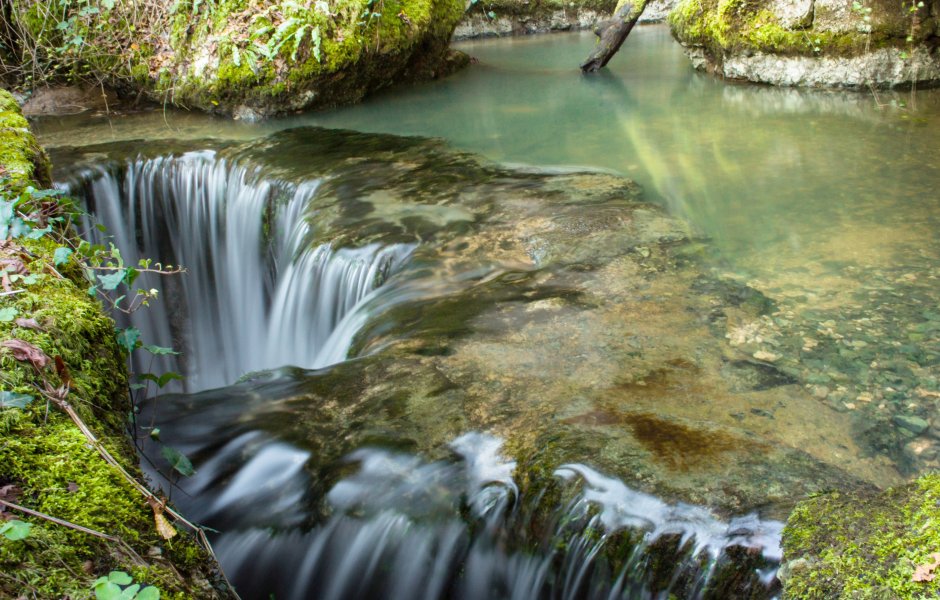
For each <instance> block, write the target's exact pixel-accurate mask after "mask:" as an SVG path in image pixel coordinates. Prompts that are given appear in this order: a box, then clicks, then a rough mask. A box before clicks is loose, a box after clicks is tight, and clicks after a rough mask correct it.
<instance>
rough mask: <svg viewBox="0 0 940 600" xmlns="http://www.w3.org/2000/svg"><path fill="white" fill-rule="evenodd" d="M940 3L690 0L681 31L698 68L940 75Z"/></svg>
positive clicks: (838, 82)
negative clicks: (939, 32) (939, 36)
mask: <svg viewBox="0 0 940 600" xmlns="http://www.w3.org/2000/svg"><path fill="white" fill-rule="evenodd" d="M936 21H937V6H936V3H930V4H924V3H920V6H918V5H917V4H916V3H905V2H901V1H898V0H867V1H865V2H855V3H850V2H841V1H840V2H835V1H831V0H821V1H818V2H811V1H805V0H682V1H681V2H680V3H679V4H678V5H677V6H676V9H675V10H674V11H673V12H672V13H671V14H670V17H669V22H670V25H671V27H672V31H673V35H675V37H676V39H678V40H679V41H680V42H681V43H682V44H683V45H684V46H686V48H687V49H688V52H689V55H690V57H691V58H692V61H693V64H694V65H695V66H696V68H703V69H708V70H709V71H712V72H715V73H718V74H720V75H723V76H725V77H729V78H735V79H748V80H752V81H760V82H764V83H772V84H777V85H807V86H850V87H851V86H868V85H876V86H896V85H904V84H910V83H912V82H922V81H930V82H933V81H940V54H938V51H937V43H936V37H935V29H936V25H935V23H936Z"/></svg>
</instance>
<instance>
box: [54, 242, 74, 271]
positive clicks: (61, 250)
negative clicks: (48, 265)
mask: <svg viewBox="0 0 940 600" xmlns="http://www.w3.org/2000/svg"><path fill="white" fill-rule="evenodd" d="M71 256H72V249H71V248H66V247H65V246H59V247H58V248H56V249H55V254H53V255H52V262H53V264H55V266H57V267H58V266H59V265H63V264H65V263H67V262H68V261H69V258H70V257H71Z"/></svg>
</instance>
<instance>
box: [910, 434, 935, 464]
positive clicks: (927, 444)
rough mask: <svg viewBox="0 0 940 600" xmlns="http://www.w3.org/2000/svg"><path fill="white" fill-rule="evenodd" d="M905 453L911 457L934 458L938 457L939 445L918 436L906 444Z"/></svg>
mask: <svg viewBox="0 0 940 600" xmlns="http://www.w3.org/2000/svg"><path fill="white" fill-rule="evenodd" d="M904 454H905V455H906V456H907V457H908V458H910V459H920V460H933V459H934V458H936V457H937V446H936V444H934V443H933V441H931V440H928V439H924V438H917V439H916V440H911V441H910V442H908V443H907V444H905V445H904Z"/></svg>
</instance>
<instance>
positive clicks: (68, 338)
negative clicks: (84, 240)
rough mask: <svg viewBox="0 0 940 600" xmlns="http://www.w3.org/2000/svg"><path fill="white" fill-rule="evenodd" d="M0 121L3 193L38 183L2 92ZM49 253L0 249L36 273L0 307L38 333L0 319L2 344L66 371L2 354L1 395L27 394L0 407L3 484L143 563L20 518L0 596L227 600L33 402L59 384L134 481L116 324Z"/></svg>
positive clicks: (38, 162)
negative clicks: (156, 595) (107, 577)
mask: <svg viewBox="0 0 940 600" xmlns="http://www.w3.org/2000/svg"><path fill="white" fill-rule="evenodd" d="M0 124H2V125H0V148H2V149H3V154H2V155H0V167H2V168H3V170H4V172H5V173H6V176H7V178H8V179H9V180H8V181H7V182H6V184H5V187H4V189H3V190H2V191H3V192H5V193H7V192H11V191H15V190H16V189H17V188H23V187H25V186H26V185H35V184H36V183H38V182H37V181H36V178H37V174H39V175H42V176H43V177H44V178H45V177H48V162H47V160H46V159H45V155H44V153H43V152H42V150H41V149H40V148H39V146H38V145H37V144H36V142H35V139H34V138H33V136H32V134H31V133H30V132H29V129H28V127H27V124H26V121H25V120H24V119H23V118H22V116H21V115H20V114H19V111H18V108H17V106H16V103H15V101H14V100H13V98H12V97H11V96H10V94H9V93H8V92H6V91H3V90H0ZM56 246H57V244H56V243H55V242H53V241H52V240H51V239H49V238H42V239H40V240H35V241H25V242H22V243H20V240H16V241H13V242H11V243H9V244H8V245H7V246H6V247H5V248H4V249H2V250H0V256H2V257H3V258H13V257H15V258H18V259H19V260H21V261H22V262H23V263H25V264H24V266H25V268H26V269H27V270H28V271H29V273H30V274H31V275H32V276H34V279H33V280H32V282H31V283H27V282H25V281H22V280H21V281H19V282H17V283H16V286H17V288H18V289H22V290H24V291H23V292H22V293H19V294H16V295H12V296H5V297H3V298H0V309H14V310H15V311H16V315H17V316H19V317H28V318H31V319H33V320H35V321H36V323H37V325H38V326H39V328H38V329H37V328H36V327H33V326H21V325H18V324H16V322H15V321H8V322H3V323H0V342H2V341H7V340H13V339H15V340H20V341H23V342H26V343H29V344H31V345H33V346H35V347H37V348H39V349H40V350H42V351H43V352H44V353H45V354H46V355H48V356H49V357H51V358H54V359H58V361H59V362H60V363H61V366H62V367H64V370H63V369H62V368H61V367H60V368H58V369H53V368H52V367H47V368H45V369H43V370H41V371H37V370H36V369H34V368H33V367H32V366H31V365H28V364H27V363H24V362H22V361H18V360H16V359H15V358H14V356H13V355H12V353H11V352H10V350H8V349H6V348H2V349H0V370H2V371H0V389H3V390H5V391H13V392H18V393H23V394H29V395H31V396H33V397H34V398H35V400H34V401H33V402H32V404H30V405H29V406H28V407H26V409H24V410H20V409H3V410H0V438H2V440H3V442H2V444H0V487H4V486H11V488H8V490H9V489H12V490H14V492H13V494H14V495H15V496H16V501H17V502H18V503H19V504H21V505H24V506H25V507H27V508H29V509H32V510H35V511H39V512H42V513H45V514H48V515H51V516H53V517H56V518H59V519H64V520H66V521H68V522H70V523H74V524H76V525H80V526H83V527H88V528H91V529H93V530H96V531H98V532H101V533H105V534H108V535H111V536H117V537H119V538H120V539H121V540H123V541H124V542H125V543H126V544H129V545H130V547H132V548H133V549H134V551H135V552H136V553H137V554H138V555H140V556H148V559H146V561H145V562H144V563H143V564H141V563H140V562H139V559H137V558H135V557H134V556H133V555H132V554H131V553H130V552H128V551H127V550H126V548H125V547H124V546H122V545H121V544H116V543H113V542H110V541H106V540H102V539H101V538H98V537H95V536H92V535H89V534H86V533H82V532H79V531H76V530H74V529H70V528H68V527H64V526H61V525H55V524H52V523H50V522H49V521H47V520H44V519H41V518H38V517H33V516H27V515H25V514H24V515H17V518H20V519H21V520H24V521H27V522H29V523H31V524H32V525H33V528H32V530H31V534H30V536H29V537H27V538H26V539H25V540H20V541H11V540H7V539H6V538H0V573H3V574H6V576H5V577H0V597H11V598H14V597H20V596H26V597H37V598H62V597H74V598H81V597H88V596H89V590H90V587H91V583H92V581H94V579H95V578H97V577H98V576H99V575H101V574H105V573H107V572H108V571H110V570H113V569H120V570H124V571H128V572H133V573H135V578H136V579H137V580H138V581H140V582H144V583H150V584H154V585H157V586H158V587H159V588H160V589H161V590H162V591H163V592H164V597H177V598H210V597H220V596H224V595H225V594H224V593H223V594H219V593H217V592H216V591H215V590H213V589H211V588H210V587H208V585H207V584H202V585H193V584H192V582H193V581H205V580H206V579H207V578H211V577H212V573H211V566H210V565H211V564H212V563H211V561H210V560H209V558H208V556H207V555H206V553H205V552H204V551H202V550H201V549H200V548H199V547H198V546H197V545H196V544H195V542H194V541H193V539H192V538H191V537H189V536H185V535H181V536H178V537H177V538H176V539H175V540H173V541H172V542H165V541H164V540H163V538H162V537H161V536H160V535H159V534H158V532H157V531H156V528H155V525H154V521H153V515H152V512H151V509H150V508H149V506H148V505H147V503H146V502H145V501H144V499H143V497H142V496H141V495H140V493H139V492H137V491H136V490H135V489H134V488H133V487H132V486H131V485H130V484H129V483H128V482H127V481H126V480H125V479H124V478H123V476H122V475H120V473H119V472H118V471H117V470H116V469H115V468H113V467H112V466H110V465H109V464H108V463H106V462H105V461H104V459H103V458H101V457H100V456H99V454H98V452H97V451H96V450H95V449H94V448H92V447H91V446H90V445H89V444H88V441H87V440H86V438H85V436H84V435H83V434H82V433H81V431H80V430H79V429H78V428H77V426H76V425H75V424H74V423H73V422H72V421H71V419H70V418H68V417H67V416H66V415H65V414H63V413H62V412H60V411H59V410H58V409H57V408H56V407H55V406H51V405H47V403H46V402H45V401H44V399H43V398H42V396H41V393H40V390H44V389H49V388H53V389H55V388H63V387H64V386H66V385H67V386H68V394H67V397H66V399H67V401H68V402H69V403H70V404H71V405H72V406H73V408H74V409H75V411H76V412H77V413H78V414H79V415H80V417H81V419H82V420H83V421H84V422H85V423H86V424H87V425H88V426H89V428H90V429H91V430H92V431H93V432H95V434H96V436H97V437H98V438H99V440H100V441H101V443H102V444H103V445H104V446H105V447H106V448H107V449H108V450H109V452H110V453H111V454H112V456H114V457H115V458H116V459H117V460H118V461H119V462H120V463H121V464H122V466H123V467H124V469H125V470H126V471H128V472H129V473H132V474H135V475H137V476H138V477H139V475H140V474H139V471H138V470H137V467H136V455H135V452H134V450H133V448H132V447H131V445H130V441H129V439H128V437H127V434H126V431H125V425H126V422H127V415H128V414H129V411H130V409H131V405H130V401H129V397H128V394H127V379H126V370H125V360H126V357H125V355H124V354H123V352H122V350H121V349H120V348H119V347H118V345H117V342H116V338H115V330H114V323H113V321H111V319H110V318H108V317H107V316H106V315H105V314H104V313H103V312H102V308H101V306H100V304H98V302H97V301H96V300H94V299H93V298H91V297H89V296H88V294H87V293H86V292H85V290H84V283H83V282H82V279H81V273H80V271H79V269H78V268H77V267H76V266H75V265H69V264H66V265H62V266H61V267H60V269H58V270H56V269H54V268H52V264H53V261H52V255H53V253H54V251H55V248H56ZM60 273H61V274H60ZM66 372H67V374H66ZM8 493H9V492H8ZM150 554H154V555H157V556H154V557H150ZM195 556H198V557H199V560H194V557H195ZM181 572H182V573H184V574H186V575H187V577H183V576H181V575H180V573H181Z"/></svg>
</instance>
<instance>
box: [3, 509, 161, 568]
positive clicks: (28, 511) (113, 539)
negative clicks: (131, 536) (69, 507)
mask: <svg viewBox="0 0 940 600" xmlns="http://www.w3.org/2000/svg"><path fill="white" fill-rule="evenodd" d="M0 505H3V506H6V507H7V508H12V509H13V510H15V511H18V512H21V513H24V514H27V515H32V516H34V517H37V518H40V519H44V520H46V521H49V522H50V523H55V524H56V525H61V526H63V527H68V528H69V529H74V530H75V531H80V532H82V533H87V534H88V535H93V536H95V537H98V538H101V539H103V540H108V541H109V542H113V543H115V544H118V545H120V546H121V547H123V548H124V550H125V551H126V552H127V553H128V554H130V555H131V557H132V558H133V559H134V561H135V562H137V563H138V566H141V567H145V566H147V564H148V563H147V561H145V560H144V559H143V558H141V556H140V555H139V554H137V552H135V551H134V549H133V548H131V547H130V545H129V544H128V543H127V542H125V541H124V540H122V539H121V538H119V537H117V536H113V535H108V534H107V533H101V532H100V531H95V530H94V529H89V528H88V527H83V526H82V525H76V524H75V523H71V522H69V521H66V520H65V519H60V518H58V517H53V516H52V515H47V514H46V513H42V512H39V511H38V510H33V509H31V508H26V507H25V506H20V505H19V504H14V503H13V502H8V501H6V500H3V499H2V498H0Z"/></svg>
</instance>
